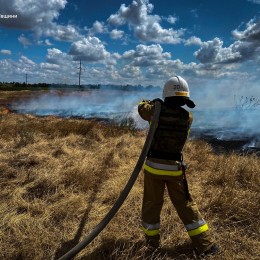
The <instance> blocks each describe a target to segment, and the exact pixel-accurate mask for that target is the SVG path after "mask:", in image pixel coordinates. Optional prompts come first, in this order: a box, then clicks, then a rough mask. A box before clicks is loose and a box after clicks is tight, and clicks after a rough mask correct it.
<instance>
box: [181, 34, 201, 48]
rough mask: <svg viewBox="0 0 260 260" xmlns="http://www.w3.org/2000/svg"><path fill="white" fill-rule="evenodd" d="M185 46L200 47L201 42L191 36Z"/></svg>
mask: <svg viewBox="0 0 260 260" xmlns="http://www.w3.org/2000/svg"><path fill="white" fill-rule="evenodd" d="M185 45H198V46H201V45H202V41H201V39H200V38H199V37H196V36H191V37H190V38H189V39H187V40H186V41H185Z"/></svg>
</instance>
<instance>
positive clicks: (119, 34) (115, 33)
mask: <svg viewBox="0 0 260 260" xmlns="http://www.w3.org/2000/svg"><path fill="white" fill-rule="evenodd" d="M109 35H110V38H111V39H121V38H122V37H123V35H124V31H121V30H117V29H113V30H112V31H111V32H110V33H109Z"/></svg>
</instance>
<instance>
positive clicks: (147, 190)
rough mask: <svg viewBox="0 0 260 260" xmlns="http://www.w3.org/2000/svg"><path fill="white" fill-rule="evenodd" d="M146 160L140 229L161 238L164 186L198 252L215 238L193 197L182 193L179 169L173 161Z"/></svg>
mask: <svg viewBox="0 0 260 260" xmlns="http://www.w3.org/2000/svg"><path fill="white" fill-rule="evenodd" d="M148 162H149V161H148ZM148 162H147V161H146V164H145V166H144V197H143V205H142V230H143V231H144V232H145V234H146V237H148V238H149V239H151V241H153V240H159V239H160V236H159V232H160V213H161V209H162V206H163V198H164V190H165V186H166V187H167V190H168V193H169V196H170V199H171V201H172V203H173V205H174V207H175V209H176V211H177V213H178V215H179V217H180V219H181V220H182V222H183V224H184V226H185V228H186V230H187V232H188V235H189V236H190V238H191V240H192V242H193V244H194V246H195V247H196V248H197V250H198V251H199V252H203V251H205V250H208V249H209V248H210V247H211V246H212V245H213V244H214V239H213V238H212V236H211V234H210V232H209V228H208V225H207V223H206V222H205V220H204V219H203V218H202V216H201V214H200V212H199V210H198V207H197V205H196V203H195V202H194V201H193V200H192V199H190V200H188V199H187V197H186V196H185V187H184V182H183V172H182V170H178V168H176V165H175V167H174V165H168V166H167V165H166V166H164V165H162V164H160V163H158V164H156V163H155V162H150V164H148ZM157 165H159V167H157ZM158 168H163V169H158ZM179 169H180V168H179ZM158 242H159V241H158ZM153 243H155V244H156V241H153Z"/></svg>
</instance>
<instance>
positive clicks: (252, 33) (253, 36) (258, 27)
mask: <svg viewBox="0 0 260 260" xmlns="http://www.w3.org/2000/svg"><path fill="white" fill-rule="evenodd" d="M232 34H233V36H234V37H235V38H236V39H237V40H241V41H248V42H258V44H259V45H260V20H258V21H257V22H255V19H251V20H250V21H249V22H248V23H247V24H246V29H245V30H244V31H239V30H238V29H236V30H234V31H233V32H232Z"/></svg>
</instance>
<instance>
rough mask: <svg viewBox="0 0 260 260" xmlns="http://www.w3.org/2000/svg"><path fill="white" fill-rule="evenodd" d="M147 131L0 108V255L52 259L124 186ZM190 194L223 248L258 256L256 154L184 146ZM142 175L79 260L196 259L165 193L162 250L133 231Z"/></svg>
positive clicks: (235, 255) (229, 253)
mask: <svg viewBox="0 0 260 260" xmlns="http://www.w3.org/2000/svg"><path fill="white" fill-rule="evenodd" d="M144 141H145V132H140V131H133V130H129V129H127V128H123V127H117V126H111V125H107V124H104V123H103V124H102V123H100V122H96V121H86V120H78V119H60V118H56V117H45V118H38V117H34V116H30V115H17V114H3V115H0V185H1V190H0V200H1V203H0V208H1V209H0V259H57V258H58V257H60V256H61V255H62V254H64V253H65V252H67V251H68V250H69V249H70V248H72V247H73V246H74V245H76V244H77V243H78V242H79V241H81V240H82V239H83V238H84V237H85V236H86V234H88V232H89V231H90V230H91V229H92V228H93V227H95V225H96V224H97V223H99V221H100V220H101V219H102V217H104V216H105V214H106V213H107V212H108V210H109V209H110V207H111V206H112V205H113V203H114V202H115V200H116V198H117V197H118V195H119V194H120V191H121V190H122V189H123V187H124V185H125V184H126V182H127V180H128V178H129V177H130V175H131V172H132V170H133V168H134V166H135V163H136V161H137V159H138V157H139V154H140V151H141V149H142V145H143V143H144ZM184 157H185V160H186V161H187V163H188V165H189V168H188V172H187V174H188V181H189V184H190V190H191V193H192V195H193V198H194V199H195V200H196V202H197V204H198V205H199V208H200V211H201V212H202V214H203V215H204V217H205V219H206V220H207V221H208V223H209V225H210V227H211V230H212V232H213V234H214V237H215V238H216V240H217V243H218V244H219V245H220V247H221V251H222V252H221V254H220V255H217V256H215V257H211V259H259V258H260V255H259V252H260V242H259V201H260V200H259V157H257V156H255V155H243V156H241V155H237V154H235V153H226V154H218V155H216V154H214V153H213V150H212V148H211V146H210V145H209V144H207V143H205V142H202V141H190V142H188V143H187V145H186V148H185V154H184ZM142 184H143V177H142V173H141V174H140V175H139V177H138V180H137V182H136V184H135V185H134V188H133V190H132V191H131V192H130V195H129V196H128V198H127V200H126V202H125V203H124V204H123V206H122V208H121V209H120V211H119V212H118V214H117V215H116V216H115V218H114V219H113V220H112V221H111V222H110V224H109V225H108V226H107V227H106V229H105V230H104V231H103V232H102V233H101V234H100V235H99V236H98V237H97V238H96V239H95V240H94V241H93V242H92V243H91V244H90V245H89V246H88V247H87V248H86V249H84V250H83V251H82V252H81V253H80V254H79V255H78V256H77V257H76V259H96V260H97V259H194V256H193V251H192V245H191V244H190V241H189V238H188V235H187V234H186V232H185V230H184V227H183V225H182V223H181V222H180V220H179V218H178V216H177V215H176V212H175V210H174V208H173V207H172V205H171V203H170V201H169V199H168V196H167V194H166V196H165V205H164V207H163V210H162V218H161V222H162V227H161V230H162V234H161V236H162V245H163V247H162V250H161V251H160V253H154V254H152V255H151V254H150V255H149V254H148V253H147V250H146V248H145V246H144V242H143V234H142V232H141V231H140V230H139V222H140V209H141V203H142V192H143V190H142Z"/></svg>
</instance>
